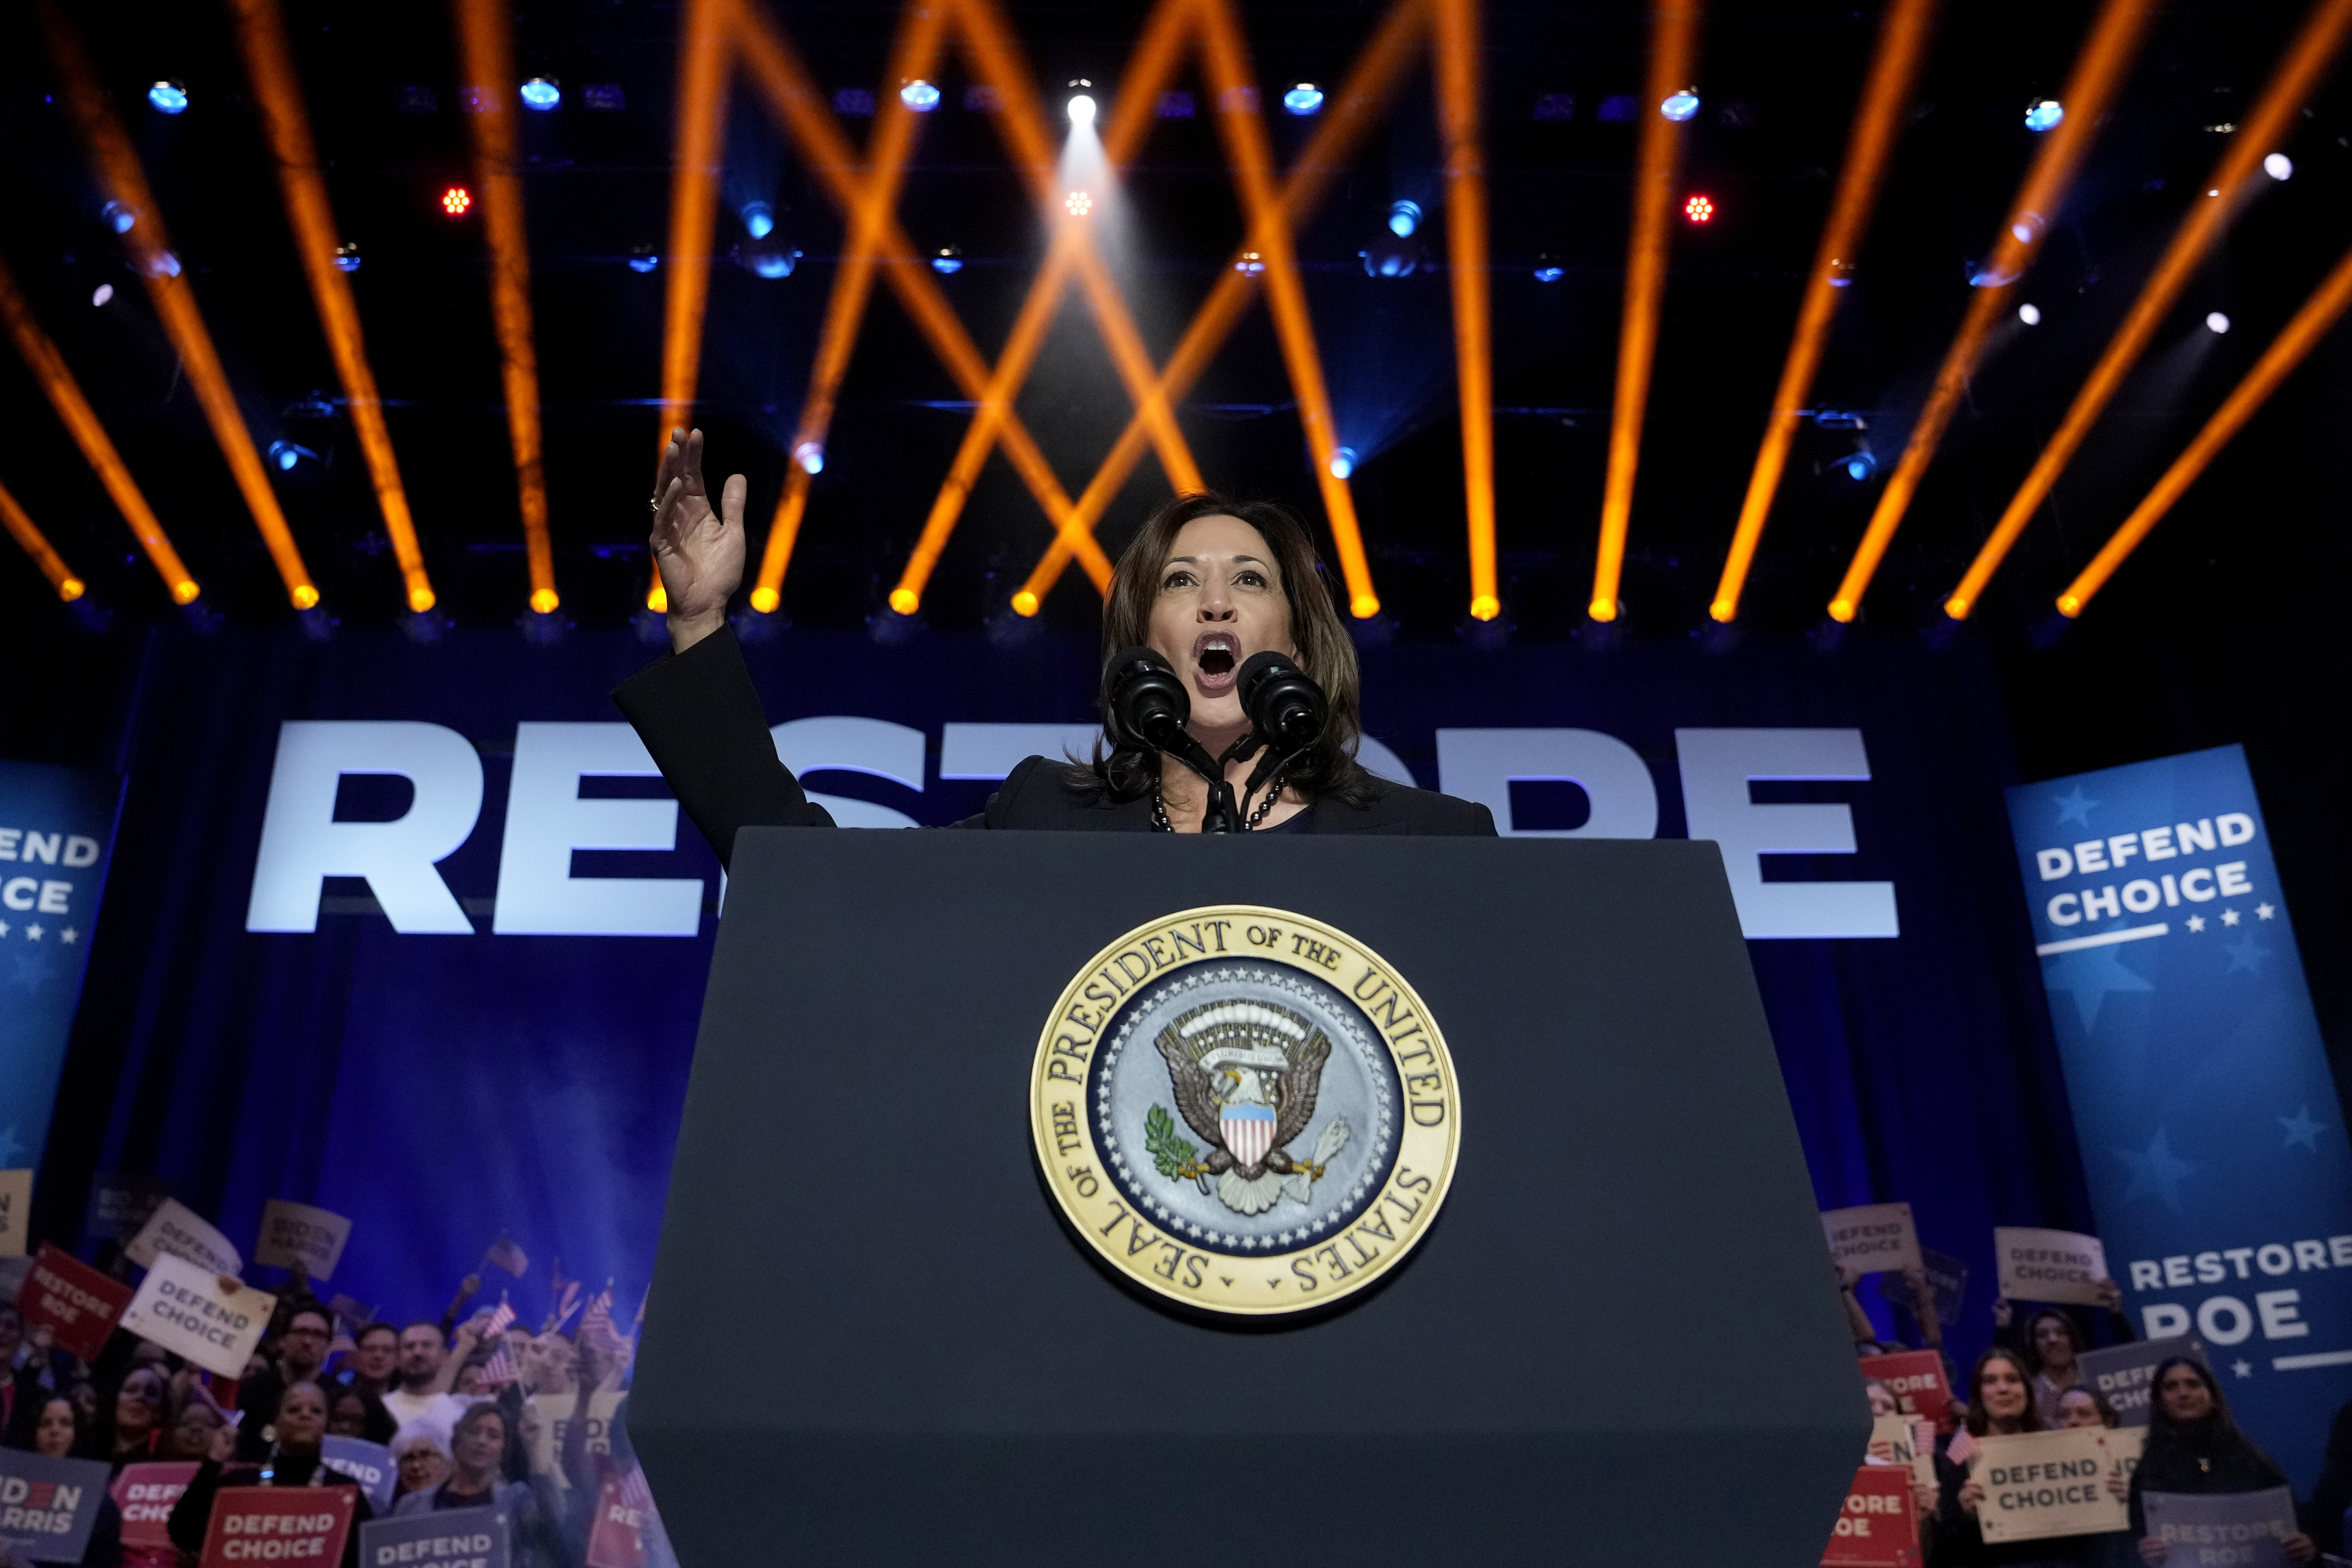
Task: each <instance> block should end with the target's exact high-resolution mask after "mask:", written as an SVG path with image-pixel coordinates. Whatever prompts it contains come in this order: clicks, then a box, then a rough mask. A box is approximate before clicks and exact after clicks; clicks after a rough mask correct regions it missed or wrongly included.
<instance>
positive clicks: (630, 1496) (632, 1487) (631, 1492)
mask: <svg viewBox="0 0 2352 1568" xmlns="http://www.w3.org/2000/svg"><path fill="white" fill-rule="evenodd" d="M621 1501H622V1502H624V1503H625V1504H626V1505H628V1506H629V1507H631V1508H634V1509H636V1510H640V1511H642V1512H645V1513H651V1512H653V1510H654V1494H653V1489H652V1488H651V1487H648V1486H647V1485H646V1468H645V1467H644V1466H643V1465H631V1466H630V1467H629V1468H627V1469H625V1470H624V1471H622V1472H621Z"/></svg>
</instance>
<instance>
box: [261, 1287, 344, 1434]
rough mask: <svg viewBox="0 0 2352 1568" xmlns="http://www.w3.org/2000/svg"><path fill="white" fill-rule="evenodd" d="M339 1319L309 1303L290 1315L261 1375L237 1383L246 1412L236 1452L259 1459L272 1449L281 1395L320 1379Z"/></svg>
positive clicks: (287, 1316) (322, 1308)
mask: <svg viewBox="0 0 2352 1568" xmlns="http://www.w3.org/2000/svg"><path fill="white" fill-rule="evenodd" d="M334 1337H335V1320H334V1317H333V1315H332V1314H331V1313H330V1312H329V1311H328V1310H327V1309H325V1308H324V1307H321V1306H319V1305H317V1304H316V1303H308V1304H305V1305H302V1306H299V1307H297V1308H295V1309H294V1310H292V1311H290V1312H289V1313H288V1314H287V1315H286V1331H285V1332H284V1333H282V1334H280V1335H279V1336H278V1356H277V1359H276V1360H275V1361H273V1362H271V1363H269V1365H268V1369H267V1370H265V1371H264V1372H262V1373H261V1374H260V1375H259V1376H257V1377H249V1378H247V1379H246V1380H245V1381H244V1382H243V1383H242V1384H239V1385H238V1387H237V1392H236V1407H237V1408H238V1409H239V1410H242V1411H243V1412H245V1418H244V1419H243V1420H242V1421H240V1422H239V1423H238V1424H237V1429H236V1455H237V1458H241V1459H258V1458H262V1457H263V1456H265V1455H267V1454H268V1452H269V1442H270V1438H271V1437H272V1436H274V1434H273V1433H272V1432H271V1430H270V1421H271V1418H272V1417H273V1416H275V1415H277V1413H278V1398H279V1396H281V1395H282V1394H285V1392H286V1391H287V1390H288V1389H289V1388H291V1387H293V1386H294V1385H295V1384H298V1383H316V1382H318V1381H319V1369H320V1368H321V1367H323V1366H325V1365H326V1364H327V1347H328V1346H329V1345H330V1344H331V1343H332V1342H334Z"/></svg>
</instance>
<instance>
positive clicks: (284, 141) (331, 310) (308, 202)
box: [227, 0, 433, 615]
mask: <svg viewBox="0 0 2352 1568" xmlns="http://www.w3.org/2000/svg"><path fill="white" fill-rule="evenodd" d="M227 5H228V14H229V20H230V22H231V23H232V24H233V25H234V26H235V28H236V41H237V48H238V52H239V53H241V54H243V55H244V57H245V69H246V75H247V77H249V78H250V79H252V82H253V96H254V104H255V107H256V108H257V109H258V110H260V111H261V129H262V133H263V135H264V136H265V137H266V138H267V139H268V142H269V152H270V156H271V158H272V159H273V160H274V161H275V162H276V163H277V164H278V193H279V195H281V196H283V197H284V199H285V202H286V216H287V219H288V221H289V223H291V225H292V226H293V229H294V248H295V251H296V253H297V254H298V255H299V256H300V257H301V258H302V273H303V276H304V277H305V278H306V279H308V280H309V282H310V299H311V300H312V302H313V303H315V304H316V305H317V306H318V309H319V324H320V326H322V327H324V328H325V329H326V331H327V347H328V349H329V350H330V351H331V353H333V355H334V360H335V374H337V375H338V376H339V377H340V378H341V381H342V384H343V401H344V405H345V407H346V408H347V409H348V410H349V411H350V414H351V416H352V428H353V429H354V430H356V431H357V432H358V433H359V437H360V450H361V452H362V454H363V455H364V456H365V457H366V458H367V466H368V478H369V479H372V480H373V482H374V485H375V499H376V506H377V509H378V510H381V511H382V512H383V528H384V532H385V533H386V534H388V535H390V536H391V539H392V553H393V559H394V560H395V561H397V562H398V563H400V575H401V580H402V582H403V583H404V585H405V587H406V590H407V598H408V607H409V608H410V609H411V610H414V611H415V612H417V613H418V614H420V615H421V614H423V613H424V612H425V611H426V610H429V609H431V608H432V607H433V584H432V581H431V579H430V578H428V577H427V576H426V575H425V552H424V551H423V549H421V548H420V547H419V546H418V544H417V542H416V522H415V519H414V518H412V517H411V516H410V515H409V510H408V489H407V487H406V486H404V485H403V484H402V483H401V480H400V462H399V459H398V458H396V457H394V454H393V450H392V431H391V430H390V428H389V427H387V426H385V424H384V422H383V397H382V396H381V395H379V394H378V393H377V391H376V385H375V371H374V369H373V367H371V366H370V365H369V363H368V357H367V340H366V337H365V336H364V334H363V333H362V331H361V330H360V308H359V301H358V300H354V299H353V298H352V280H351V279H350V278H348V277H347V276H345V275H344V273H343V271H342V269H341V268H338V267H337V266H336V265H335V249H336V247H337V246H339V245H340V244H341V240H340V239H339V238H337V237H336V234H335V213H334V208H333V207H332V206H331V205H330V204H329V202H328V199H327V177H326V175H325V174H324V173H323V172H322V165H321V164H320V162H319V149H318V146H317V144H316V143H315V142H313V141H312V140H311V136H310V114H309V112H308V111H307V110H305V109H304V108H303V106H302V87H301V82H300V80H299V79H298V78H297V77H296V76H295V74H294V50H293V47H292V46H291V45H290V44H289V43H288V42H287V39H286V18H285V17H284V16H283V15H281V14H280V12H279V11H278V0H227Z"/></svg>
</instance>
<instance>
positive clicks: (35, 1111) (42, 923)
mask: <svg viewBox="0 0 2352 1568" xmlns="http://www.w3.org/2000/svg"><path fill="white" fill-rule="evenodd" d="M120 797H121V787H120V785H119V784H117V782H116V780H115V777H114V775H113V774H112V773H105V772H102V771H100V770H97V769H91V768H63V767H52V766H50V765H48V764H47V763H7V762H0V1168H16V1167H21V1166H26V1165H38V1164H39V1163H41V1145H42V1143H43V1142H45V1141H46V1140H47V1136H48V1129H49V1111H50V1110H51V1109H52V1107H53V1106H54V1105H55V1104H56V1102H57V1098H58V1072H59V1071H60V1069H61V1068H63V1066H64V1064H65V1057H66V1036H67V1035H68V1033H69V1032H70V1031H71V1029H72V1028H73V1016H74V1008H75V1007H76V1006H77V1005H79V1003H80V1001H81V976H82V970H83V968H84V967H85V966H86V962H87V960H88V958H89V937H90V931H92V930H93V929H94V928H95V927H96V926H97V924H98V896H99V891H100V889H102V888H103V887H105V885H106V866H107V859H108V856H109V852H110V849H111V847H112V845H113V839H114V813H115V805H116V803H117V801H118V800H119V799H120Z"/></svg>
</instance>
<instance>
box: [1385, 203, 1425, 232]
mask: <svg viewBox="0 0 2352 1568" xmlns="http://www.w3.org/2000/svg"><path fill="white" fill-rule="evenodd" d="M1420 228H1421V204H1420V203H1419V202H1416V201H1412V200H1409V199H1400V200H1397V201H1393V202H1391V203H1390V204H1389V232H1390V233H1391V234H1392V235H1395V236H1396V237H1398V238H1399V239H1411V238H1412V237H1413V235H1414V234H1415V233H1417V232H1418V231H1419V230H1420Z"/></svg>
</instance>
